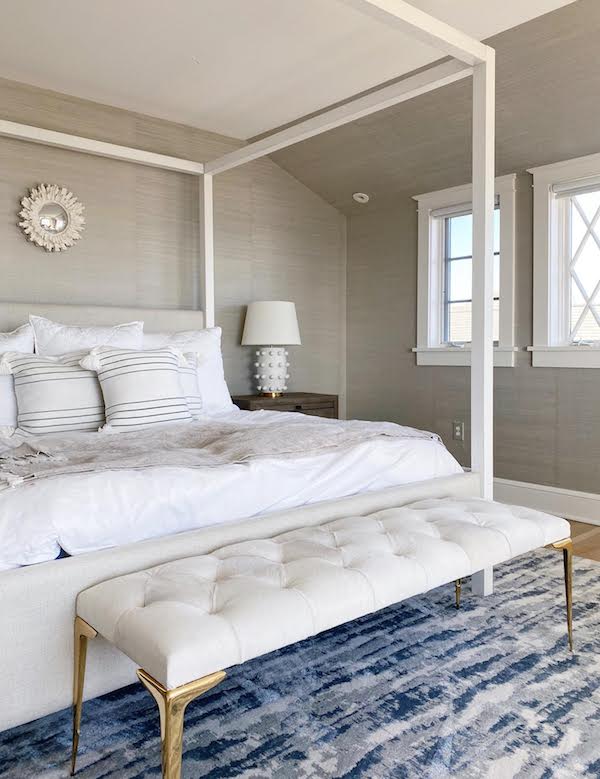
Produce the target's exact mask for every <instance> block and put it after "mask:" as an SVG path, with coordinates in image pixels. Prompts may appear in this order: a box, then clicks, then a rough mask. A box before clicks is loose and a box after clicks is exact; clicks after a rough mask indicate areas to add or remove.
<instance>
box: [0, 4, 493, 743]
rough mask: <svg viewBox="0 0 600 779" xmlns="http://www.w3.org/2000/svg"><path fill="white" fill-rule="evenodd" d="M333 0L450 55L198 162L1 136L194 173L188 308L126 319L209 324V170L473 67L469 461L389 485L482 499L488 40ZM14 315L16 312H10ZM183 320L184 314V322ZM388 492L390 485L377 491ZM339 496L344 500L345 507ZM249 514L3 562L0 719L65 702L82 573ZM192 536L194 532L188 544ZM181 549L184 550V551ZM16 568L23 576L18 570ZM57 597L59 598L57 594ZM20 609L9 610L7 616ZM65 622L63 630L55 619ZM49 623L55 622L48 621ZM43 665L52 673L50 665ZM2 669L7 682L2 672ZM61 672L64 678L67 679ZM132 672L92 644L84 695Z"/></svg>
mask: <svg viewBox="0 0 600 779" xmlns="http://www.w3.org/2000/svg"><path fill="white" fill-rule="evenodd" d="M342 2H345V3H347V4H348V5H351V6H352V7H353V8H356V9H359V10H360V11H361V12H363V13H365V14H369V15H375V16H376V17H378V18H380V19H382V20H383V21H384V22H385V23H387V24H389V25H391V26H393V27H397V28H399V29H401V30H402V31H403V32H408V33H409V34H411V35H413V36H414V37H416V38H417V39H418V40H420V41H422V42H424V43H426V44H428V45H430V46H433V47H435V48H437V49H438V50H439V51H440V54H441V55H442V56H449V57H451V59H449V60H445V61H442V62H441V63H439V62H438V64H434V65H432V66H431V67H429V68H428V69H426V70H422V71H420V72H418V73H416V74H413V75H408V76H406V77H405V78H403V79H402V80H400V81H398V82H395V83H393V84H391V85H390V84H388V85H387V86H383V87H380V88H376V89H374V90H373V91H371V92H369V93H368V94H366V95H363V96H361V97H357V98H354V99H351V100H349V101H347V102H346V103H344V104H343V105H341V106H338V107H336V108H333V109H330V110H325V111H323V112H322V113H320V114H318V115H317V116H314V117H312V118H309V119H307V120H304V121H301V122H298V123H296V124H295V125H293V126H291V127H288V128H286V129H284V130H281V131H278V132H274V133H272V134H271V135H269V136H267V137H264V138H262V139H261V140H258V141H256V142H253V143H250V144H248V145H246V146H243V147H242V148H240V149H238V150H236V151H233V152H230V153H227V154H225V155H223V156H222V157H220V158H218V159H215V160H212V161H209V162H205V163H201V162H197V161H192V160H185V159H179V158H175V157H170V156H166V155H162V154H155V153H152V152H148V151H143V150H140V149H135V148H129V147H124V146H118V145H115V144H111V143H105V142H102V141H96V140H92V139H90V138H85V137H80V136H76V135H69V134H66V133H61V132H54V131H51V130H46V129H42V128H38V127H33V126H29V125H23V124H18V123H15V122H10V121H5V120H0V135H3V136H7V137H11V138H17V139H21V140H24V141H29V142H33V143H40V144H45V145H49V146H57V147H60V148H63V149H70V150H73V151H77V152H80V153H86V154H92V155H97V156H104V157H110V158H113V159H118V160H124V161H128V162H133V163H138V164H141V165H149V166H153V167H159V168H164V169H166V170H172V171H178V172H180V173H186V174H189V175H192V176H197V177H198V180H199V202H200V208H199V222H200V230H201V241H200V254H199V256H198V261H197V263H196V265H195V274H194V280H195V283H194V300H193V309H194V310H193V311H187V312H184V311H180V312H175V311H161V312H158V311H155V310H145V311H137V312H135V313H134V310H132V309H128V310H127V311H128V314H127V316H128V317H130V318H133V317H136V316H143V317H144V319H146V322H147V329H148V330H158V329H163V328H164V327H165V317H171V320H170V325H169V327H171V328H172V327H175V326H180V325H183V326H184V327H185V325H184V323H188V322H189V323H191V322H193V325H191V326H192V327H198V326H202V324H200V323H203V324H204V326H206V327H211V326H213V325H214V323H215V289H214V240H213V178H214V176H217V175H219V174H220V173H223V172H225V171H227V170H231V169H233V168H236V167H238V166H240V165H244V164H246V163H247V162H251V161H252V160H255V159H258V158H260V157H263V156H266V155H269V154H271V153H273V152H275V151H277V150H279V149H282V148H284V147H286V146H290V145H292V144H294V143H298V142H299V141H302V140H305V139H307V138H310V137H313V136H315V135H318V134H320V133H323V132H327V131H328V130H331V129H333V128H335V127H339V126H341V125H344V124H347V123H349V122H352V121H354V120H356V119H359V118H361V117H364V116H367V115H369V114H372V113H375V112H377V111H380V110H382V109H385V108H388V107H390V106H393V105H396V104H398V103H401V102H404V101H406V100H410V99H411V98H413V97H417V96H419V95H422V94H425V93H427V92H429V91H431V90H434V89H437V88H438V87H442V86H445V85H448V84H451V83H454V82H456V81H459V80H461V79H464V78H467V77H469V76H471V77H472V78H473V314H472V315H473V342H472V356H471V462H472V473H471V474H465V475H464V476H463V475H459V476H455V477H450V478H448V479H437V480H436V479H434V480H432V481H431V482H425V483H422V484H412V485H405V486H403V487H399V488H397V490H396V491H395V493H394V494H395V495H396V498H395V499H396V500H397V502H398V504H399V505H400V504H402V503H406V502H409V501H410V500H415V499H418V498H422V497H431V496H443V495H448V494H452V495H459V496H460V495H469V494H470V495H473V494H476V493H478V492H479V493H480V494H481V496H482V497H484V498H488V499H491V498H492V496H493V495H492V489H493V487H492V484H493V439H492V436H493V344H492V298H493V293H492V288H493V213H494V176H495V170H494V143H495V141H494V111H495V52H494V50H493V49H491V48H490V47H488V46H486V45H484V44H482V43H480V42H479V41H477V40H475V39H473V38H471V37H469V36H467V35H465V34H464V33H462V32H460V31H458V30H456V29H454V28H452V27H450V26H449V25H447V24H445V23H443V22H441V21H439V20H437V19H435V18H433V17H432V16H430V15H428V14H426V13H423V12H422V11H420V10H418V9H416V8H415V7H414V6H412V5H410V4H409V3H407V2H404V0H342ZM26 309H31V310H34V309H35V313H40V314H43V313H44V312H45V313H46V314H47V315H49V316H53V315H54V316H55V317H56V318H59V319H62V321H67V322H69V321H71V322H75V321H78V320H79V322H78V323H82V324H85V323H86V322H90V321H91V318H92V317H93V319H94V321H95V323H96V324H102V323H105V322H106V323H108V322H109V321H111V322H113V321H114V319H112V317H113V316H114V317H119V316H121V315H122V314H123V315H124V314H125V312H124V310H121V311H119V309H109V308H95V307H94V308H90V307H87V313H86V314H85V317H86V319H85V321H84V320H82V314H83V313H84V311H85V309H84V307H78V306H48V305H34V304H31V305H28V304H12V303H1V304H0V325H2V326H5V325H7V324H18V323H20V322H22V319H23V316H22V315H23V313H24V312H25V310H26ZM17 320H20V322H19V321H17ZM188 326H190V325H188ZM382 495H383V493H380V494H377V493H374V494H372V495H370V496H369V495H365V496H358V497H356V498H352V499H350V500H351V501H354V503H353V508H354V509H356V510H360V509H362V508H363V507H368V508H369V509H372V507H373V506H377V505H378V501H380V500H382V499H383V498H382ZM387 499H389V495H388V496H387ZM337 503H338V502H336V505H333V504H332V505H330V506H328V505H327V504H326V503H323V504H320V505H319V504H317V507H308V508H301V509H296V510H294V511H292V512H287V513H286V514H285V516H283V515H280V514H278V515H274V516H273V518H261V519H260V522H261V523H265V522H266V523H267V526H266V527H265V525H264V524H261V532H263V533H264V532H265V530H266V529H268V528H269V527H271V525H272V529H273V532H281V531H282V530H284V529H291V528H292V527H298V526H300V524H307V522H308V523H309V522H311V521H316V519H315V518H317V517H323V516H327V517H333V516H338V515H339V511H341V510H342V508H341V507H339V506H338V505H337ZM347 508H348V507H347V506H345V507H344V510H347ZM257 522H259V520H258V519H254V520H250V521H246V522H243V523H239V522H236V523H233V524H229V525H226V526H224V527H219V526H217V527H215V526H213V527H211V528H205V529H203V530H199V531H195V532H194V533H193V534H183V535H182V536H173V537H167V538H158V539H154V540H151V541H147V542H141V543H139V544H135V545H133V546H130V547H125V548H124V551H123V552H122V554H121V552H120V554H119V555H118V556H116V555H115V554H114V551H111V550H107V551H104V552H97V553H93V554H90V555H83V556H81V557H79V558H77V557H76V558H70V559H68V560H59V561H51V562H48V563H41V564H39V565H36V566H32V567H31V569H23V568H21V569H16V570H14V571H7V572H5V573H3V574H1V576H2V586H0V590H2V591H3V593H4V595H3V597H2V602H3V605H2V608H0V635H3V639H4V640H3V641H2V644H3V646H2V647H0V650H1V652H2V656H3V666H4V668H5V679H4V685H3V688H4V693H3V705H2V707H0V709H1V710H2V711H1V714H0V730H1V729H4V728H7V727H11V726H12V725H16V724H19V723H21V722H26V721H28V720H31V719H33V718H35V717H38V716H42V715H43V714H46V713H49V712H51V711H55V710H57V709H59V708H61V707H62V706H66V705H68V704H69V702H70V673H71V655H70V648H71V646H70V644H68V642H69V640H70V633H69V630H70V624H71V620H72V616H73V608H74V603H75V597H76V595H77V593H78V592H79V591H80V590H81V589H83V588H85V587H87V586H89V585H91V584H92V583H95V582H98V581H101V580H103V579H106V578H109V577H111V576H115V575H117V574H118V573H124V572H127V571H132V570H138V569H140V568H141V567H147V566H148V565H154V564H157V563H159V562H163V561H166V560H171V559H174V558H176V557H177V556H181V554H182V553H184V554H190V553H191V552H193V553H196V554H197V553H198V552H199V551H204V550H208V549H210V548H211V545H212V547H214V546H215V541H216V540H217V536H218V543H219V544H223V543H225V542H227V541H229V542H232V541H236V540H243V539H244V538H248V537H253V536H255V535H256V533H257V532H258V531H257V529H256V528H257ZM190 542H193V543H192V544H191V546H190ZM190 550H191V551H190ZM24 577H26V578H24ZM473 589H474V590H475V591H476V592H478V593H479V594H488V593H489V592H490V591H491V589H492V571H491V569H490V570H486V571H482V572H480V573H479V574H476V575H475V576H474V578H473ZM59 601H60V602H59ZM5 606H6V607H5ZM17 620H18V621H17ZM67 622H68V624H69V629H65V627H64V624H63V623H65V624H66V623H67ZM57 623H58V624H57ZM48 669H51V676H48ZM6 675H8V677H9V678H8V681H7V679H6ZM67 678H68V680H69V681H68V682H67V681H66V679H67ZM132 680H133V666H131V664H130V663H129V661H127V660H126V659H125V658H120V659H119V658H118V657H116V656H115V652H114V650H111V649H110V648H109V647H102V646H101V645H100V647H99V649H98V652H97V655H96V657H92V658H91V660H90V668H89V675H88V690H87V691H88V695H89V696H91V697H93V696H95V695H99V694H101V693H103V692H107V691H109V690H112V689H116V688H118V687H120V686H122V685H124V684H127V683H128V682H130V681H132Z"/></svg>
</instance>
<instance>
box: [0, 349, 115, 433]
mask: <svg viewBox="0 0 600 779" xmlns="http://www.w3.org/2000/svg"><path fill="white" fill-rule="evenodd" d="M82 357H84V352H76V353H75V354H65V355H63V356H62V357H40V356H39V355H37V354H22V353H20V352H6V353H5V354H3V355H2V358H1V359H0V373H4V374H6V373H11V374H12V376H13V378H14V381H15V393H16V396H17V407H18V429H19V430H20V431H22V432H24V433H31V434H33V435H43V434H45V433H71V432H73V431H78V430H98V428H99V427H100V426H101V425H102V424H103V422H104V402H103V400H102V392H101V390H100V384H99V383H98V378H97V376H96V374H95V373H94V371H89V370H84V369H83V368H81V366H80V365H79V363H80V360H81V359H82Z"/></svg>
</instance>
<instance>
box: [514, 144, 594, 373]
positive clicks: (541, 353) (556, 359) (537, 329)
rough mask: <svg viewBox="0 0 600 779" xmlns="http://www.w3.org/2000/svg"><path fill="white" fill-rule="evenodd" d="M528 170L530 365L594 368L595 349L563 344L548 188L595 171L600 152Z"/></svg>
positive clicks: (555, 231)
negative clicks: (530, 211) (530, 213)
mask: <svg viewBox="0 0 600 779" xmlns="http://www.w3.org/2000/svg"><path fill="white" fill-rule="evenodd" d="M529 173H531V174H533V346H529V347H527V351H529V352H531V364H532V365H533V367H535V368H600V348H599V347H598V346H596V345H594V346H591V345H590V346H578V345H572V344H569V343H567V336H566V334H565V333H564V322H565V321H566V320H565V316H564V306H565V298H564V294H563V293H564V285H563V283H562V279H563V277H564V274H563V271H562V269H559V263H560V262H561V260H562V257H563V252H562V246H561V244H562V241H564V230H563V227H562V217H561V213H562V211H561V209H560V204H559V202H558V201H557V199H556V197H555V195H554V192H553V187H554V186H557V185H560V184H564V183H567V182H574V181H577V180H579V179H586V178H590V179H593V178H597V177H598V176H599V175H600V154H590V155H589V156H587V157H578V158H576V159H573V160H566V161H565V162H556V163H554V164H552V165H542V166H540V167H537V168H530V169H529Z"/></svg>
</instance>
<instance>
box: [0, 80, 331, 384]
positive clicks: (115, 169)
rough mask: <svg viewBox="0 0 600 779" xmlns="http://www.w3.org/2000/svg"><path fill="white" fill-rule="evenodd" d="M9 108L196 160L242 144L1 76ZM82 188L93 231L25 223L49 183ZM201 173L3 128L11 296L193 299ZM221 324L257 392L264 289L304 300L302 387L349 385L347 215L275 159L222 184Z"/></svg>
mask: <svg viewBox="0 0 600 779" xmlns="http://www.w3.org/2000/svg"><path fill="white" fill-rule="evenodd" d="M0 105H1V106H2V108H1V110H0V113H1V115H2V118H5V119H9V120H12V121H16V122H22V123H25V124H33V125H37V126H40V127H45V128H48V129H52V130H59V131H63V132H70V133H74V134H79V135H84V136H88V137H91V138H96V139H99V140H104V141H110V142H113V143H118V144H123V145H127V146H135V147H139V148H143V149H147V150H150V151H156V152H161V153H164V154H172V155H175V156H180V157H186V158H189V159H195V160H200V161H203V160H206V159H212V158H214V157H217V156H219V154H221V153H223V152H225V151H228V150H230V149H233V148H236V147H237V146H238V145H239V143H238V142H237V141H234V140H232V139H228V138H223V137H220V136H217V135H214V134H211V133H206V132H202V131H200V130H196V129H193V128H190V127H185V126H183V125H178V124H174V123H170V122H165V121H162V120H157V119H153V118H150V117H147V116H141V115H139V114H134V113H131V112H128V111H122V110H119V109H115V108H111V107H108V106H103V105H99V104H96V103H92V102H88V101H84V100H79V99H76V98H71V97H67V96H65V95H60V94H57V93H53V92H49V91H45V90H41V89H37V88H35V87H30V86H26V85H23V84H17V83H14V82H10V81H5V80H0ZM42 181H43V182H50V183H58V184H61V185H64V186H66V187H68V188H69V189H71V190H72V191H73V192H75V194H76V195H77V196H78V197H79V198H80V199H81V200H82V202H83V203H84V205H85V207H86V219H87V226H86V231H85V234H84V237H83V238H82V240H81V241H80V242H79V243H78V244H77V245H76V246H74V247H73V248H71V249H70V250H68V251H66V252H63V253H60V254H58V255H49V254H46V253H45V252H44V251H43V250H41V249H39V248H38V247H35V246H33V245H32V244H29V243H28V242H27V241H26V240H25V239H24V237H23V236H22V234H21V233H20V230H19V228H18V227H17V226H16V221H17V212H18V210H19V200H20V198H21V197H22V196H23V195H24V194H26V192H27V190H28V188H29V187H31V186H33V185H35V184H38V183H40V182H42ZM197 208H198V197H197V180H196V179H195V178H194V177H191V176H186V175H184V174H179V173H172V172H168V171H162V170H159V169H154V168H147V167H144V166H141V165H133V164H130V163H125V162H120V161H116V160H109V159H102V158H99V157H91V156H88V155H85V154H78V153H74V152H70V151H65V150H61V149H53V148H50V147H45V146H39V145H36V144H31V143H26V142H23V141H18V140H10V139H6V138H0V236H1V238H0V298H1V299H4V300H20V301H40V302H49V303H79V304H86V303H89V304H103V305H110V304H114V305H128V306H129V305H131V306H135V305H139V306H148V307H165V308H169V307H172V308H177V307H189V306H190V305H191V301H192V298H191V290H190V280H191V267H192V263H193V262H194V256H195V253H196V251H197V245H198V229H197V220H196V213H197ZM215 252H216V303H217V322H218V324H220V325H222V326H223V328H224V355H225V367H226V373H227V377H228V380H229V383H230V387H231V389H232V391H233V392H241V391H248V390H249V389H250V384H249V367H248V366H249V360H250V354H249V350H248V349H242V347H240V346H239V338H240V335H241V325H242V321H243V307H244V305H245V304H246V303H247V302H248V301H250V300H253V299H257V298H258V299H259V298H267V299H268V298H283V299H291V300H294V301H296V304H297V307H298V314H299V319H300V327H301V332H302V338H303V345H302V346H301V347H295V348H294V349H293V365H292V370H293V374H292V384H291V386H292V387H294V388H295V389H298V390H315V391H319V390H320V391H323V392H340V393H341V394H343V391H344V381H345V365H344V363H345V219H344V218H343V217H342V216H340V214H339V213H338V212H337V211H336V210H335V209H334V208H332V207H331V206H330V205H328V204H327V203H325V202H324V201H323V200H322V199H321V198H320V197H319V196H318V195H316V194H314V193H313V192H311V191H310V190H309V189H307V188H306V187H305V186H304V185H303V184H301V183H299V182H298V181H297V180H296V179H294V178H293V177H292V176H291V175H290V174H288V173H286V172H284V171H283V170H281V168H279V167H278V166H277V165H276V164H275V163H273V162H272V161H271V160H268V159H265V160H261V161H258V162H255V163H252V164H250V165H248V166H245V167H243V168H240V169H239V170H236V171H232V172H229V173H225V174H223V175H221V176H218V177H217V178H216V181H215Z"/></svg>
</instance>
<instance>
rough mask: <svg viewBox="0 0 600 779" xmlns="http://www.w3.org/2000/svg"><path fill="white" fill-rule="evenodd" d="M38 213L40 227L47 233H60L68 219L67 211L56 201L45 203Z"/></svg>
mask: <svg viewBox="0 0 600 779" xmlns="http://www.w3.org/2000/svg"><path fill="white" fill-rule="evenodd" d="M39 213H40V216H39V218H40V227H41V228H42V229H43V230H45V231H46V232H47V233H54V234H55V233H62V231H63V230H64V229H65V227H66V226H67V224H68V221H69V216H68V214H67V212H66V211H65V209H64V208H63V207H62V206H61V205H59V204H58V203H46V205H44V206H42V207H41V208H40V212H39Z"/></svg>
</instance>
